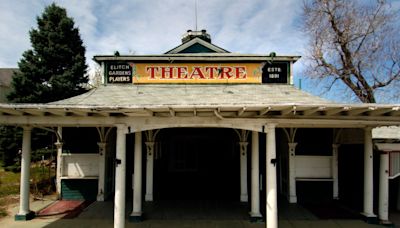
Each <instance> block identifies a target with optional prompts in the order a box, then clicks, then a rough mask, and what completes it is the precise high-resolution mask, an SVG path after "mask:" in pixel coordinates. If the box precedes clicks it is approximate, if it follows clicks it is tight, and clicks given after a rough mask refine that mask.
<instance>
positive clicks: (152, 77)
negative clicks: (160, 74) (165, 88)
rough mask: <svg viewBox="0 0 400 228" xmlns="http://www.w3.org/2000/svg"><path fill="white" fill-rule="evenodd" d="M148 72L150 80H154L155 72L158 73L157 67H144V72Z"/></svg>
mask: <svg viewBox="0 0 400 228" xmlns="http://www.w3.org/2000/svg"><path fill="white" fill-rule="evenodd" d="M149 71H150V79H156V71H158V67H146V72H147V73H149Z"/></svg>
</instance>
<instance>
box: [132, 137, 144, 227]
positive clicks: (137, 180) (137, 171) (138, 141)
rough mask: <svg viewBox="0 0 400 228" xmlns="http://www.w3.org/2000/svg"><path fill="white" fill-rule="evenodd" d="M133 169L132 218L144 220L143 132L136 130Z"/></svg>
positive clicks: (138, 220)
mask: <svg viewBox="0 0 400 228" xmlns="http://www.w3.org/2000/svg"><path fill="white" fill-rule="evenodd" d="M134 159H135V161H134V162H135V163H134V170H133V172H134V173H133V207H132V208H133V209H132V213H131V215H130V220H131V221H133V222H140V221H141V220H142V132H140V131H139V132H135V152H134Z"/></svg>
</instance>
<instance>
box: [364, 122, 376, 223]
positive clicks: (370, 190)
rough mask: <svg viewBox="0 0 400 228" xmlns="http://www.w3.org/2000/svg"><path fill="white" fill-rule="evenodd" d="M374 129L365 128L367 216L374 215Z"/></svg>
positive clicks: (365, 204)
mask: <svg viewBox="0 0 400 228" xmlns="http://www.w3.org/2000/svg"><path fill="white" fill-rule="evenodd" d="M373 202H374V185H373V150H372V129H371V128H365V129H364V211H363V212H362V214H363V215H364V216H366V217H375V215H374V207H373Z"/></svg>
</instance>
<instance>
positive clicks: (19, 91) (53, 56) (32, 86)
mask: <svg viewBox="0 0 400 228" xmlns="http://www.w3.org/2000/svg"><path fill="white" fill-rule="evenodd" d="M37 24H38V28H37V29H32V30H31V31H30V33H29V35H30V40H31V44H32V49H30V50H27V51H25V52H24V54H23V56H22V59H21V60H20V62H19V63H18V66H19V71H18V72H16V73H15V74H14V76H13V80H12V83H11V86H12V91H11V92H10V94H8V96H7V98H8V100H9V101H10V102H15V103H46V102H51V101H56V100H61V99H65V98H68V97H72V96H76V95H79V94H81V93H83V92H85V91H86V89H85V87H84V85H85V84H86V83H87V82H88V78H87V76H86V69H87V65H86V63H85V61H86V59H85V47H84V46H83V42H82V40H81V38H80V35H79V30H78V28H75V27H74V21H73V19H72V18H69V17H68V16H67V12H66V10H65V9H64V8H61V7H59V6H57V5H56V4H54V3H53V4H51V5H49V6H48V7H46V9H45V10H44V12H43V14H42V16H41V17H38V18H37ZM21 135H22V132H21V129H19V128H17V127H11V126H0V157H1V160H2V162H3V164H2V165H3V166H12V165H13V164H14V163H15V160H16V158H17V156H18V151H19V149H21V145H20V144H21ZM51 137H52V135H51V134H49V132H46V131H43V130H40V129H34V131H33V138H32V141H33V145H32V147H33V149H38V148H42V147H46V145H48V146H49V147H51V140H50V139H51Z"/></svg>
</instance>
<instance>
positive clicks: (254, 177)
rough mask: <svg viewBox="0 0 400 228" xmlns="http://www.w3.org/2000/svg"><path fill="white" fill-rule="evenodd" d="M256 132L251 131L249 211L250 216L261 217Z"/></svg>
mask: <svg viewBox="0 0 400 228" xmlns="http://www.w3.org/2000/svg"><path fill="white" fill-rule="evenodd" d="M258 144H259V140H258V132H256V131H253V132H252V133H251V211H250V216H251V217H253V218H261V217H262V216H261V213H260V177H259V176H260V165H259V163H260V159H259V157H260V156H259V145H258Z"/></svg>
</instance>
